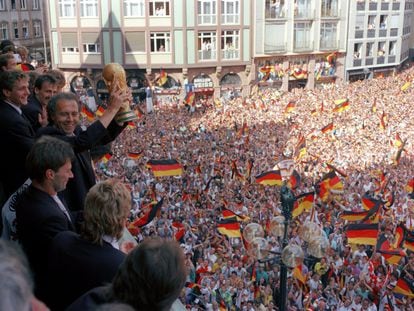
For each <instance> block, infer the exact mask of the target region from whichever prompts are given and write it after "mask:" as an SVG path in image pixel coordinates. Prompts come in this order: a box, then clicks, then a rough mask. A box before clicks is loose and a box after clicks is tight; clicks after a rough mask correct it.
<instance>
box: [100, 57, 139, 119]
mask: <svg viewBox="0 0 414 311" xmlns="http://www.w3.org/2000/svg"><path fill="white" fill-rule="evenodd" d="M102 77H103V78H104V81H105V83H106V86H107V87H108V90H109V93H112V91H113V90H114V89H115V88H116V87H117V86H118V87H119V89H120V90H122V91H123V90H127V89H128V85H127V82H126V74H125V70H124V68H122V66H121V65H120V64H118V63H109V64H107V65H106V66H105V67H104V69H103V71H102ZM137 119H138V117H137V115H136V114H135V113H134V112H133V111H132V110H131V108H130V107H129V102H127V101H126V102H124V103H123V104H122V106H121V108H120V109H119V111H118V113H117V114H116V116H115V121H116V122H118V123H120V124H121V123H124V122H129V121H133V120H137Z"/></svg>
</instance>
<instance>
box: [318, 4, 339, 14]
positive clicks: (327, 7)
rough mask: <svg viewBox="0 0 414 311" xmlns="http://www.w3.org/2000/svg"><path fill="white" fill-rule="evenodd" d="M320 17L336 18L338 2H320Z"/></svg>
mask: <svg viewBox="0 0 414 311" xmlns="http://www.w3.org/2000/svg"><path fill="white" fill-rule="evenodd" d="M321 16H322V17H329V16H338V0H322V3H321Z"/></svg>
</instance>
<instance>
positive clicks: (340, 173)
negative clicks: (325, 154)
mask: <svg viewBox="0 0 414 311" xmlns="http://www.w3.org/2000/svg"><path fill="white" fill-rule="evenodd" d="M326 166H327V167H328V168H329V169H331V170H334V171H335V172H337V173H338V174H339V175H341V176H342V177H344V178H347V177H348V175H347V174H346V173H345V172H344V171H342V170H340V169H338V168H336V167H335V166H333V165H332V164H329V163H326Z"/></svg>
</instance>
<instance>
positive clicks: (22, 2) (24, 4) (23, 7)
mask: <svg viewBox="0 0 414 311" xmlns="http://www.w3.org/2000/svg"><path fill="white" fill-rule="evenodd" d="M20 9H21V10H27V2H26V0H20Z"/></svg>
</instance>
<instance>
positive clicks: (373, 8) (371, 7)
mask: <svg viewBox="0 0 414 311" xmlns="http://www.w3.org/2000/svg"><path fill="white" fill-rule="evenodd" d="M377 8H378V3H376V2H370V3H369V10H370V11H376V10H377Z"/></svg>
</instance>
